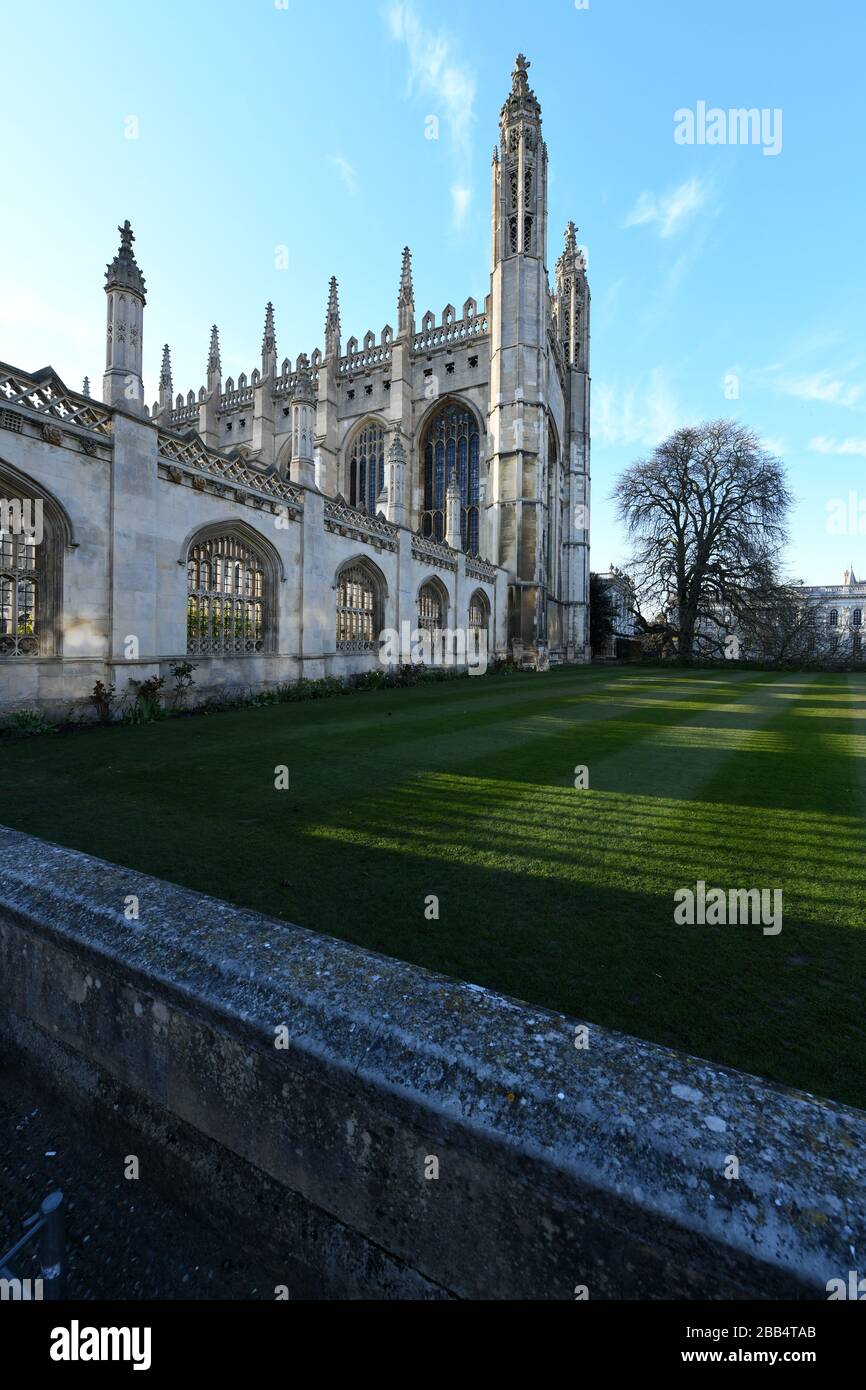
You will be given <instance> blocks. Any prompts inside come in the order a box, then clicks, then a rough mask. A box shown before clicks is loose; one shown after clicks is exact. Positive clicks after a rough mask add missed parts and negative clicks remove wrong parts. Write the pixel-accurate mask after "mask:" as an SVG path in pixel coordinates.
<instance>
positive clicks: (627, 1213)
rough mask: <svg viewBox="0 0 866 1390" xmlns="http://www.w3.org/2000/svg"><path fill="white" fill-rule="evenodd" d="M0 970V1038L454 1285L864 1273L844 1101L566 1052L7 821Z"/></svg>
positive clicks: (321, 944)
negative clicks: (164, 1115)
mask: <svg viewBox="0 0 866 1390" xmlns="http://www.w3.org/2000/svg"><path fill="white" fill-rule="evenodd" d="M132 894H134V895H136V896H137V897H138V899H139V904H140V913H141V916H140V920H139V921H137V922H136V921H127V920H126V918H125V917H124V904H125V901H126V900H127V899H128V896H129V895H132ZM347 910H348V911H351V910H353V908H352V905H351V904H347ZM354 910H357V911H374V910H375V906H374V905H371V906H369V907H368V906H366V905H360V904H359V905H358V906H357V908H356V909H354ZM419 929H420V928H419ZM432 929H435V928H432ZM0 965H2V972H3V975H2V978H3V981H4V983H3V989H2V997H0V1034H2V1033H3V1031H4V1028H5V1027H6V1025H7V1023H8V1020H9V1018H10V1017H11V1016H12V1015H14V1014H17V1015H18V1016H26V1017H28V1018H29V1019H30V1020H31V1021H32V1022H34V1023H35V1024H36V1025H37V1026H38V1027H39V1028H40V1029H41V1030H42V1031H43V1032H44V1033H45V1034H46V1035H48V1036H51V1037H52V1038H53V1039H54V1040H55V1041H60V1042H62V1043H63V1044H64V1045H65V1046H67V1047H70V1048H73V1049H74V1050H75V1051H76V1052H77V1053H78V1054H80V1055H83V1056H85V1057H86V1058H87V1059H88V1060H89V1061H91V1062H93V1063H94V1064H96V1065H97V1066H98V1067H100V1068H102V1069H104V1070H105V1071H107V1072H108V1073H109V1074H110V1075H112V1076H113V1077H115V1078H116V1079H117V1080H118V1081H119V1082H122V1083H123V1084H124V1085H126V1086H129V1087H132V1088H133V1089H134V1090H136V1091H138V1092H140V1093H141V1094H142V1095H143V1096H145V1097H147V1098H148V1100H149V1101H151V1102H154V1103H157V1104H158V1105H160V1106H162V1107H165V1109H166V1110H168V1111H169V1112H171V1113H173V1114H176V1115H177V1116H179V1117H180V1118H181V1119H182V1120H183V1121H184V1122H185V1123H187V1124H191V1125H193V1126H195V1127H196V1128H197V1129H199V1130H201V1132H202V1133H204V1134H207V1135H209V1136H210V1138H212V1139H214V1140H215V1141H216V1142H217V1143H219V1144H222V1145H224V1146H225V1147H227V1148H229V1149H230V1150H232V1152H233V1153H235V1154H239V1155H240V1156H241V1157H242V1158H243V1159H244V1160H245V1161H248V1162H250V1163H252V1164H254V1165H256V1166H257V1167H258V1168H259V1169H261V1170H263V1171H264V1172H266V1173H268V1174H270V1175H271V1176H272V1177H274V1178H275V1179H277V1180H278V1181H279V1182H280V1183H282V1184H284V1185H285V1186H286V1187H287V1188H289V1189H291V1191H292V1192H293V1193H300V1194H301V1196H302V1197H303V1198H304V1199H305V1200H306V1201H307V1202H309V1203H312V1204H314V1205H315V1207H316V1208H317V1209H319V1210H320V1211H324V1212H326V1213H328V1214H329V1215H330V1216H331V1217H333V1218H334V1219H335V1220H336V1221H338V1222H339V1223H342V1225H343V1226H344V1227H348V1228H350V1229H351V1230H352V1231H353V1232H356V1233H358V1234H359V1235H360V1236H361V1238H362V1239H363V1241H365V1242H372V1243H373V1244H374V1245H375V1247H377V1248H378V1249H379V1250H382V1251H385V1252H388V1254H389V1256H393V1257H394V1259H395V1260H397V1261H400V1262H402V1263H403V1264H404V1265H405V1266H407V1267H409V1268H410V1269H411V1270H413V1271H417V1272H418V1273H419V1274H420V1276H421V1277H422V1278H423V1279H424V1280H427V1281H430V1282H431V1284H432V1285H435V1286H436V1287H439V1288H442V1289H445V1290H448V1291H449V1292H453V1293H456V1294H457V1295H458V1296H462V1297H475V1298H478V1297H482V1298H483V1297H493V1298H566V1299H567V1298H572V1297H574V1289H575V1288H576V1287H577V1286H580V1285H585V1286H586V1287H587V1288H588V1291H589V1296H590V1297H591V1298H594V1297H638V1298H640V1297H643V1298H646V1297H699V1298H714V1297H737V1296H741V1297H798V1296H799V1297H818V1298H822V1297H826V1292H825V1290H826V1284H827V1281H828V1280H829V1279H831V1278H845V1277H846V1275H847V1272H848V1271H849V1270H850V1269H857V1268H858V1264H857V1261H858V1259H859V1262H860V1271H861V1274H863V1273H866V1113H864V1112H862V1111H859V1110H854V1109H851V1108H847V1107H844V1106H841V1105H836V1104H834V1103H832V1102H829V1101H823V1100H818V1099H815V1098H814V1097H812V1096H809V1095H806V1094H804V1093H801V1092H796V1091H792V1090H787V1089H785V1088H782V1087H777V1086H773V1085H770V1084H769V1083H766V1082H763V1081H761V1080H759V1079H758V1078H756V1077H753V1076H749V1075H746V1074H744V1073H740V1072H736V1071H733V1070H730V1069H726V1068H723V1067H719V1066H715V1065H711V1064H710V1063H708V1062H704V1061H701V1060H699V1059H696V1058H693V1057H689V1056H686V1055H683V1054H680V1053H677V1052H674V1051H671V1050H668V1049H665V1048H662V1047H657V1046H655V1045H652V1044H649V1043H645V1042H641V1041H639V1040H637V1039H634V1038H630V1037H626V1036H624V1035H621V1034H617V1033H613V1032H610V1031H607V1030H605V1029H602V1028H596V1027H594V1026H590V1027H589V1032H588V1043H589V1045H588V1047H587V1048H586V1049H578V1048H576V1047H575V1037H576V1028H577V1027H578V1025H577V1024H576V1023H575V1021H574V1020H569V1019H567V1018H565V1017H563V1016H562V1015H559V1014H554V1013H551V1012H549V1011H547V1010H544V1009H539V1008H532V1007H530V1006H528V1005H525V1004H522V1003H519V1002H516V1001H514V1000H511V999H507V998H504V997H502V996H500V995H497V994H493V993H492V992H490V991H488V990H485V989H482V988H480V987H478V986H473V985H470V984H463V983H459V982H456V981H453V980H450V979H446V978H442V977H439V976H436V975H433V974H430V973H429V972H426V971H423V970H419V969H417V968H415V967H412V966H409V965H405V964H403V963H401V962H399V961H395V960H391V959H387V958H384V957H380V956H377V955H375V954H373V953H371V952H369V951H365V950H362V949H360V948H358V947H355V946H352V945H348V944H346V943H344V942H341V941H338V940H335V939H332V938H329V937H324V936H320V935H317V934H315V933H313V932H310V931H306V930H304V929H302V928H299V927H295V926H290V925H286V924H285V923H282V922H278V921H276V920H274V919H272V918H267V917H264V916H261V915H259V914H257V913H255V912H249V911H246V910H243V909H241V908H237V907H234V906H231V905H230V904H228V903H225V902H221V901H218V900H216V899H214V898H209V897H206V896H204V895H201V894H198V893H193V892H190V891H188V890H186V889H183V888H180V887H177V886H175V885H173V884H169V883H165V882H162V881H160V880H157V879H153V878H150V877H148V876H146V875H144V874H140V873H135V872H133V871H131V870H128V869H124V868H120V867H118V866H115V865H112V864H108V863H106V862H104V861H102V860H98V859H94V858H91V857H89V856H87V855H84V854H80V853H77V852H75V851H71V850H67V849H63V848H60V847H58V846H56V845H52V844H49V843H47V842H45V841H41V840H37V839H34V838H32V837H29V836H26V835H22V834H19V833H18V832H15V831H12V830H8V829H5V828H0ZM283 1024H285V1025H286V1027H287V1029H288V1036H289V1039H290V1042H289V1047H288V1049H287V1050H277V1049H275V1047H274V1037H275V1029H277V1028H278V1027H279V1026H280V1025H283ZM816 1045H819V1044H818V1043H817V1041H816ZM729 1155H735V1156H736V1157H737V1159H738V1160H739V1165H740V1176H739V1179H737V1180H730V1179H728V1178H726V1177H725V1176H724V1172H725V1165H726V1161H727V1158H728V1156H729ZM429 1156H434V1157H436V1158H438V1161H439V1166H440V1177H439V1180H438V1181H428V1180H427V1179H426V1178H425V1176H424V1167H425V1161H426V1159H427V1157H429Z"/></svg>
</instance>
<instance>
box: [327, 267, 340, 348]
mask: <svg viewBox="0 0 866 1390" xmlns="http://www.w3.org/2000/svg"><path fill="white" fill-rule="evenodd" d="M339 356H340V301H339V299H338V297H337V280H336V277H335V276H333V275H332V276H331V284H330V287H329V289H328V312H327V315H326V316H325V357H326V358H334V359H336V358H339Z"/></svg>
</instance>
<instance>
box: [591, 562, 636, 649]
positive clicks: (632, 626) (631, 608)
mask: <svg viewBox="0 0 866 1390" xmlns="http://www.w3.org/2000/svg"><path fill="white" fill-rule="evenodd" d="M594 577H595V578H596V579H597V580H598V581H599V583H600V584H601V585H602V587H603V588H604V589H605V590H606V592H607V594H608V597H609V598H610V601H611V607H612V610H613V625H614V630H613V632H612V633H611V635H610V637H609V638H608V640H607V642H606V644H605V646H604V647H603V648H602V650H601V651H598V652H593V656H595V657H601V658H602V659H604V658H609V659H613V658H617V657H623V656H624V655H625V654H626V644H627V643H632V642H634V641H635V632H636V622H635V615H636V612H637V602H636V599H635V592H634V585H633V584H632V581H631V579H630V578H629V576H628V575H627V574H624V573H623V571H622V570H620V569H617V568H616V566H615V565H611V567H610V569H609V570H608V571H607V572H606V573H595V574H594Z"/></svg>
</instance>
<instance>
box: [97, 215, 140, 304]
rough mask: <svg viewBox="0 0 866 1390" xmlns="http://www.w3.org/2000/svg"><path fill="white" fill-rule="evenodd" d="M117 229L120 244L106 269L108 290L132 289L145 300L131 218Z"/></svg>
mask: <svg viewBox="0 0 866 1390" xmlns="http://www.w3.org/2000/svg"><path fill="white" fill-rule="evenodd" d="M117 230H118V231H119V232H120V246H119V248H118V252H117V255H116V256H115V258H114V260H113V261H111V262H110V263H109V265H108V266H106V269H105V288H106V291H108V290H113V289H122V290H130V291H132V293H133V294H137V295H139V296H140V297H141V299H142V302H143V301H144V299H145V282H144V276H143V275H142V273H141V271H140V270H139V268H138V266H137V265H136V261H135V252H134V251H133V249H132V243H133V242H134V241H135V237H134V235H133V232H132V227H131V226H130V225H129V218H127V219H126V221H125V222H124V224H123V226H122V227H118V229H117Z"/></svg>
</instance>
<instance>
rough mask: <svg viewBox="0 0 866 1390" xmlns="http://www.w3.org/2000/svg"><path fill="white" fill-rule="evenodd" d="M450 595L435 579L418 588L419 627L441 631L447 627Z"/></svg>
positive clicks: (430, 630) (431, 630) (429, 630)
mask: <svg viewBox="0 0 866 1390" xmlns="http://www.w3.org/2000/svg"><path fill="white" fill-rule="evenodd" d="M447 611H448V596H447V594H446V593H445V591H444V590H443V589H442V586H441V585H440V584H438V583H437V582H436V580H435V579H430V580H428V581H427V583H426V584H422V585H421V588H420V589H419V590H418V627H419V628H426V630H427V631H428V632H441V631H442V629H443V628H444V627H445V618H446V614H447Z"/></svg>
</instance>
